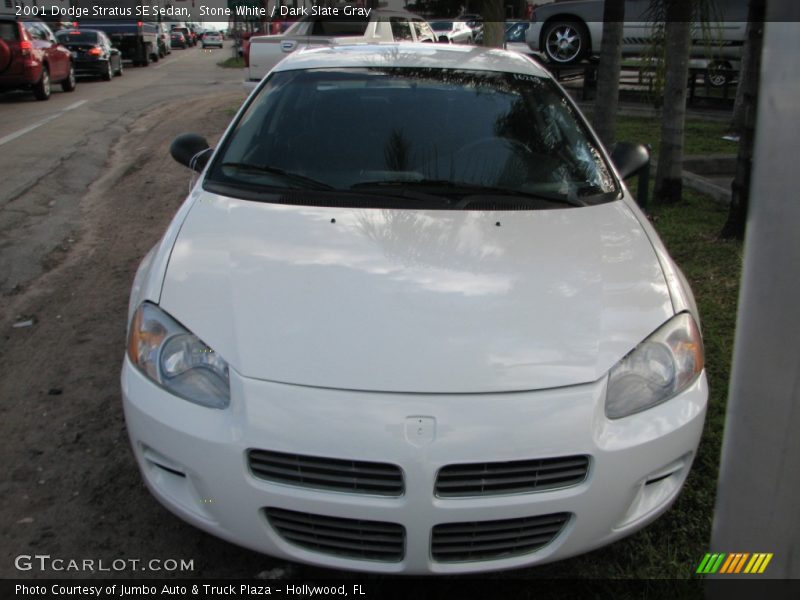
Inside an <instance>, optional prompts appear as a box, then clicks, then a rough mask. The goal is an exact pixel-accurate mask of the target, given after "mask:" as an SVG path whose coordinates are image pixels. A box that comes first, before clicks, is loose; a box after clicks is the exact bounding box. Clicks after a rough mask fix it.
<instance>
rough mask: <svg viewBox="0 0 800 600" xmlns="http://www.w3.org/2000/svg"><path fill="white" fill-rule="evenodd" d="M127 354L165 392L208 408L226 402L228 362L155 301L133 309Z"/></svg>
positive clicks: (228, 384) (229, 398)
mask: <svg viewBox="0 0 800 600" xmlns="http://www.w3.org/2000/svg"><path fill="white" fill-rule="evenodd" d="M128 357H129V358H130V359H131V362H133V364H135V365H136V366H137V367H139V369H140V370H141V371H142V373H144V374H145V375H147V377H149V378H150V379H151V380H152V381H154V382H155V383H157V384H158V385H160V386H161V387H163V388H164V389H166V390H168V391H169V392H171V393H173V394H175V395H176V396H180V397H181V398H184V399H186V400H188V401H189V402H194V403H195V404H200V405H202V406H208V407H210V408H226V407H227V406H228V405H229V404H230V400H231V396H230V380H229V378H228V363H226V362H225V361H224V360H223V359H222V357H221V356H219V354H217V353H216V352H214V351H213V350H212V349H211V348H209V347H208V346H206V344H204V343H203V342H202V340H200V338H198V337H197V336H196V335H194V334H192V333H190V332H189V331H187V330H186V329H185V328H184V327H183V326H182V325H181V324H180V323H178V322H177V321H175V319H173V318H172V317H170V316H169V315H168V314H167V313H165V312H164V311H163V310H161V309H160V308H158V307H157V306H156V305H155V304H150V303H149V302H144V303H142V305H141V306H140V307H139V308H138V309H137V310H136V312H135V313H134V315H133V320H132V321H131V327H130V331H129V332H128Z"/></svg>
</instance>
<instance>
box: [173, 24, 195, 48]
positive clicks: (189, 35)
mask: <svg viewBox="0 0 800 600" xmlns="http://www.w3.org/2000/svg"><path fill="white" fill-rule="evenodd" d="M172 31H173V33H174V32H176V31H177V32H178V33H182V34H183V37H184V39H185V40H186V45H187V46H196V45H197V36H196V35H195V33H194V31H192V30H191V29H189V28H188V27H173V28H172Z"/></svg>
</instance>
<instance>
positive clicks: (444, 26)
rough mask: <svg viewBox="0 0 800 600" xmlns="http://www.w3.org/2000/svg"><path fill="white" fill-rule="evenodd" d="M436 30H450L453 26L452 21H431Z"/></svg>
mask: <svg viewBox="0 0 800 600" xmlns="http://www.w3.org/2000/svg"><path fill="white" fill-rule="evenodd" d="M431 27H432V28H433V30H434V31H450V30H451V29H452V28H453V22H452V21H434V22H433V23H431Z"/></svg>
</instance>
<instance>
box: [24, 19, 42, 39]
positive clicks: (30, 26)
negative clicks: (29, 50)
mask: <svg viewBox="0 0 800 600" xmlns="http://www.w3.org/2000/svg"><path fill="white" fill-rule="evenodd" d="M25 31H27V32H28V35H29V36H30V38H31V39H32V40H41V39H42V31H41V30H40V29H39V28H38V27H36V23H32V22H30V21H27V22H26V23H25Z"/></svg>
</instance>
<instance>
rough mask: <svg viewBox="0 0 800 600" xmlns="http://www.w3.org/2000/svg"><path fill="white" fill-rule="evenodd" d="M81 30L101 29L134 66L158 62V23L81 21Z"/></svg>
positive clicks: (123, 56) (124, 57)
mask: <svg viewBox="0 0 800 600" xmlns="http://www.w3.org/2000/svg"><path fill="white" fill-rule="evenodd" d="M80 27H81V29H99V30H100V31H103V32H105V34H106V35H107V36H108V37H109V39H110V40H111V43H112V44H113V45H114V47H115V48H118V49H119V50H120V52H122V58H123V59H125V60H132V61H133V65H134V66H139V65H141V66H143V67H146V66H147V65H149V64H150V61H151V60H152V61H153V62H158V58H159V52H158V35H159V26H158V23H153V22H147V21H81V22H80Z"/></svg>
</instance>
